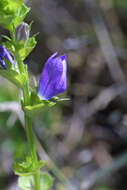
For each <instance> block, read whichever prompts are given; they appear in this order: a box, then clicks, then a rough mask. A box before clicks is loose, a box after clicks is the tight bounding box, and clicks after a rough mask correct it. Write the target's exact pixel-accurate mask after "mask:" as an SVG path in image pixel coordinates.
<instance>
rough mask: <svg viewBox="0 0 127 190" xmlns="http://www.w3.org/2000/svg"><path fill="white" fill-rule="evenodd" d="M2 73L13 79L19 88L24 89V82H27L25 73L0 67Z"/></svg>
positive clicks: (5, 76) (10, 79)
mask: <svg viewBox="0 0 127 190" xmlns="http://www.w3.org/2000/svg"><path fill="white" fill-rule="evenodd" d="M0 75H1V76H3V77H4V78H6V79H7V80H9V81H11V82H12V83H13V84H15V85H16V86H17V87H18V88H22V89H23V88H24V82H25V75H24V74H19V73H17V72H16V71H13V70H4V69H0Z"/></svg>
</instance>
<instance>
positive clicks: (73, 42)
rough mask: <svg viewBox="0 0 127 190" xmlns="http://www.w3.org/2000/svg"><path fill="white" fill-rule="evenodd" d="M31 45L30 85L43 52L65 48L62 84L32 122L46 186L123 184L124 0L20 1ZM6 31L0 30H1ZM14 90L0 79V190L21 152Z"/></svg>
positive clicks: (11, 189) (126, 154)
mask: <svg viewBox="0 0 127 190" xmlns="http://www.w3.org/2000/svg"><path fill="white" fill-rule="evenodd" d="M26 4H27V5H28V6H29V7H31V12H30V13H29V14H28V16H27V18H26V22H28V23H30V22H31V20H33V21H34V23H33V25H32V33H31V35H32V34H35V33H37V32H39V34H38V35H37V41H38V43H37V46H36V48H35V49H34V50H33V52H32V53H31V54H30V56H29V57H28V58H27V59H26V60H25V63H26V64H28V67H29V74H30V78H31V85H32V84H33V76H35V77H36V79H37V80H39V76H40V74H41V70H42V68H43V65H44V63H45V61H46V60H47V58H48V57H49V56H50V55H51V54H52V53H54V52H56V51H58V52H59V54H60V55H61V54H64V53H66V54H67V57H68V88H67V90H66V92H65V93H63V94H61V95H60V96H61V97H69V98H70V100H69V101H64V102H62V103H59V104H57V105H56V106H55V107H52V108H51V109H48V108H47V109H44V111H43V113H41V114H40V115H39V116H37V117H36V118H35V119H34V120H33V128H34V131H35V133H36V135H37V138H38V140H37V142H36V144H37V149H38V155H39V157H40V159H44V160H46V161H47V166H46V167H45V168H44V169H45V170H48V171H49V172H50V174H51V175H52V176H53V178H54V185H53V187H52V189H53V190H65V189H66V190H126V189H127V180H126V179H127V24H126V23H127V0H77V1H75V0H36V1H34V0H33V1H32V0H31V1H30V0H29V1H26ZM1 34H6V35H8V31H7V30H3V29H2V28H0V35H1ZM20 97H21V92H20V90H19V89H17V88H16V87H15V86H14V85H12V84H11V83H10V82H8V81H7V80H5V79H3V78H2V77H0V190H18V187H17V186H16V182H17V177H16V176H15V175H14V173H13V171H12V169H11V167H12V163H13V162H14V158H15V159H19V158H23V157H24V155H25V153H27V151H28V147H27V143H26V136H25V132H24V121H23V113H22V112H21V110H20V106H19V99H20Z"/></svg>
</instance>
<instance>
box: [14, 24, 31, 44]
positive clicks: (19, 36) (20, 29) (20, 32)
mask: <svg viewBox="0 0 127 190" xmlns="http://www.w3.org/2000/svg"><path fill="white" fill-rule="evenodd" d="M28 38H29V25H28V24H27V23H25V22H23V23H21V24H19V25H18V26H17V27H16V29H15V39H16V41H18V42H19V41H20V40H24V43H25V42H26V41H27V39H28Z"/></svg>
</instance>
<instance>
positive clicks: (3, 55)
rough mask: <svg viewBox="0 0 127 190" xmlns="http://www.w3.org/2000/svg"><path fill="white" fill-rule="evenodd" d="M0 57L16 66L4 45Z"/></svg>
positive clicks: (0, 48) (1, 47)
mask: <svg viewBox="0 0 127 190" xmlns="http://www.w3.org/2000/svg"><path fill="white" fill-rule="evenodd" d="M0 56H1V58H3V59H4V58H6V59H7V60H8V61H9V62H10V63H11V64H12V65H14V64H15V62H14V60H13V58H12V56H11V54H10V53H9V51H8V50H7V49H6V48H5V47H3V46H2V45H0Z"/></svg>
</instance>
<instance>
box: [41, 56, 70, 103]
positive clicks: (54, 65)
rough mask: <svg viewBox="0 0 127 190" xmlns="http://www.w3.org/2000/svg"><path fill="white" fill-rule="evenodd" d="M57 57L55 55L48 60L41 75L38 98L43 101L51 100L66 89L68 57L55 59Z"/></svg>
mask: <svg viewBox="0 0 127 190" xmlns="http://www.w3.org/2000/svg"><path fill="white" fill-rule="evenodd" d="M56 55H57V53H55V54H53V55H52V56H51V57H50V58H49V59H48V60H47V62H46V63H45V65H44V69H43V71H42V74H41V78H40V82H39V90H38V96H39V97H40V99H43V100H49V99H50V98H52V97H53V96H55V95H57V94H59V93H61V92H64V91H65V89H66V78H67V77H66V74H67V59H66V55H62V56H59V57H57V58H55V56H56Z"/></svg>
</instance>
